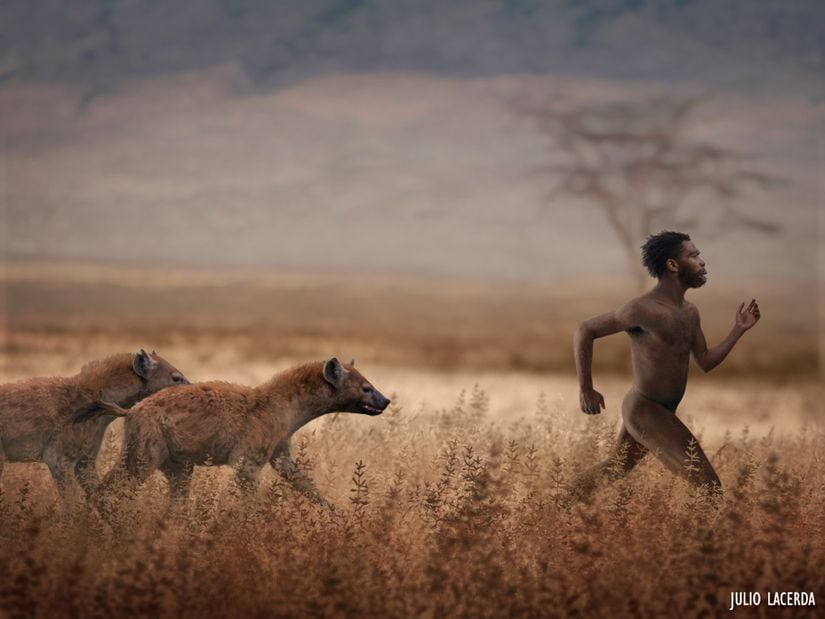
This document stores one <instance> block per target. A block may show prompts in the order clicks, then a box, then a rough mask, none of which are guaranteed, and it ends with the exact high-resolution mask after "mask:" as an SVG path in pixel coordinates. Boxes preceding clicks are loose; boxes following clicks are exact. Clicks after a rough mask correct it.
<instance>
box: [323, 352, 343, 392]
mask: <svg viewBox="0 0 825 619" xmlns="http://www.w3.org/2000/svg"><path fill="white" fill-rule="evenodd" d="M324 380H326V381H327V382H328V383H329V384H330V385H332V386H333V387H335V388H336V389H338V388H340V387H341V384H342V383H343V382H344V368H343V367H341V362H340V361H338V359H336V358H335V357H333V358H332V359H329V360H328V361H327V362H326V363H325V364H324Z"/></svg>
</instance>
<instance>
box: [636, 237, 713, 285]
mask: <svg viewBox="0 0 825 619" xmlns="http://www.w3.org/2000/svg"><path fill="white" fill-rule="evenodd" d="M642 264H643V265H644V266H645V268H646V269H647V271H648V273H650V275H651V277H655V278H657V279H661V278H662V277H665V276H666V275H667V274H668V273H673V274H674V275H676V276H677V277H678V278H679V281H680V282H681V283H682V284H683V285H684V287H685V288H698V287H699V286H703V285H704V284H705V282H706V281H707V271H706V270H705V261H704V260H702V259H701V258H700V257H699V250H698V249H696V246H695V245H694V244H693V242H692V241H691V240H690V237H689V236H688V235H687V234H685V233H683V232H672V231H670V230H663V231H662V232H660V233H659V234H654V235H651V236H649V237H648V238H647V241H646V242H645V244H644V245H643V246H642Z"/></svg>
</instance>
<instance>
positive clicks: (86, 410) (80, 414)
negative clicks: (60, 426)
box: [72, 400, 129, 423]
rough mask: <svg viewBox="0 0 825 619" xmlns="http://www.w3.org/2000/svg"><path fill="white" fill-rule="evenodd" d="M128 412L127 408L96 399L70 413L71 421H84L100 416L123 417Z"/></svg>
mask: <svg viewBox="0 0 825 619" xmlns="http://www.w3.org/2000/svg"><path fill="white" fill-rule="evenodd" d="M128 414H129V411H128V410H126V409H125V408H120V407H119V406H118V405H117V404H113V403H111V402H104V401H103V400H96V401H94V402H92V403H91V404H87V405H86V406H84V407H82V408H79V409H78V410H76V411H75V412H74V414H73V415H72V423H84V422H86V421H91V420H93V419H100V418H101V417H125V416H126V415H128Z"/></svg>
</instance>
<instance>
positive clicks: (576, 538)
mask: <svg viewBox="0 0 825 619" xmlns="http://www.w3.org/2000/svg"><path fill="white" fill-rule="evenodd" d="M176 352H182V351H176ZM170 357H172V355H170ZM250 367H251V368H252V369H251V370H249V369H248V368H247V370H245V371H248V372H250V374H249V375H248V377H247V378H248V381H249V382H256V381H257V380H260V379H262V378H263V377H264V376H265V375H266V374H267V373H268V372H269V371H271V369H272V368H269V367H266V366H255V365H252V366H250ZM222 369H223V371H224V373H226V374H230V375H231V374H232V370H231V369H230V368H229V367H225V368H222ZM200 371H201V372H204V371H205V369H204V368H200ZM364 371H365V372H366V373H367V375H368V376H369V377H370V378H372V379H373V380H374V382H375V383H376V385H377V386H379V387H380V388H385V389H387V388H394V386H393V384H392V383H395V385H396V386H399V387H400V388H401V389H402V391H401V393H400V395H399V394H398V393H397V394H395V400H394V404H393V405H392V407H391V408H390V410H389V411H388V412H386V413H385V414H384V415H383V416H381V417H378V418H374V419H371V418H365V417H358V416H352V415H337V416H330V417H326V418H323V419H321V420H319V421H317V422H314V423H313V424H310V425H309V426H307V427H306V428H305V429H304V430H302V431H301V432H300V433H299V434H298V435H297V436H296V439H295V440H296V447H297V449H296V450H295V451H296V453H297V456H298V459H299V461H300V462H301V464H302V466H304V467H306V468H308V469H311V470H312V474H313V476H314V478H315V479H316V481H317V483H318V485H319V487H320V489H321V490H322V492H323V493H324V494H326V495H327V496H328V497H329V498H330V499H331V500H332V501H333V502H334V503H336V504H337V505H338V506H339V508H340V512H339V513H331V512H328V511H325V510H322V509H319V508H316V507H315V506H313V505H311V504H309V503H307V502H306V501H305V500H304V499H303V498H302V497H300V496H299V495H297V494H296V493H294V492H293V491H292V490H291V489H290V487H289V486H287V485H286V484H285V483H284V482H282V481H281V480H280V479H278V478H277V477H276V476H275V475H274V474H272V473H271V472H270V471H267V472H266V474H265V475H264V479H263V482H262V484H261V486H260V488H259V491H258V493H257V494H256V495H255V496H254V497H253V498H252V499H249V500H242V498H241V497H240V496H239V495H238V493H237V492H236V491H235V489H234V487H233V485H232V483H231V475H230V471H228V470H227V469H207V468H201V469H199V470H198V471H197V472H196V476H195V481H194V486H193V493H192V497H191V498H190V501H189V502H188V504H187V505H186V508H185V509H184V510H174V511H171V512H167V511H166V507H167V497H166V492H167V489H166V485H165V482H164V480H163V478H162V477H161V476H160V475H159V474H157V475H156V476H154V477H153V478H152V479H151V480H150V482H149V483H147V484H146V486H145V487H144V488H143V489H142V490H141V492H140V494H139V495H138V497H136V498H134V499H133V500H131V501H127V502H125V503H122V504H121V505H120V506H119V508H118V511H117V512H116V513H115V514H114V516H113V518H112V521H111V523H106V522H104V521H102V520H101V519H100V518H99V517H98V515H97V514H96V512H90V511H88V510H86V509H83V508H82V507H78V506H75V507H71V508H67V509H64V508H62V507H61V506H60V505H59V504H58V503H57V502H56V495H55V494H54V492H53V491H52V489H51V487H50V482H49V480H48V474H47V472H46V471H45V467H42V466H41V465H23V464H19V465H9V466H8V467H7V472H6V475H5V477H4V482H5V483H4V487H5V489H4V491H3V494H2V496H0V546H1V547H2V548H3V552H2V553H0V616H6V615H7V616H10V617H16V616H20V617H24V616H35V617H46V616H49V617H51V616H64V615H65V616H92V617H96V616H99V617H109V616H135V615H139V616H189V617H205V616H263V615H268V616H269V615H275V616H381V617H384V616H392V617H408V616H425V617H433V616H465V617H492V616H549V617H555V616H558V617H567V616H580V617H610V618H614V617H623V616H628V617H652V616H669V617H673V616H679V617H690V616H713V615H719V614H723V613H725V612H726V611H727V608H728V605H729V599H730V592H731V591H761V592H762V593H763V598H764V595H765V592H766V591H768V590H771V591H784V590H796V591H814V592H815V593H816V594H818V596H819V598H818V599H819V600H821V599H825V597H823V595H825V591H823V590H822V579H821V575H822V573H823V572H824V571H825V543H823V540H825V531H823V521H822V517H821V515H822V513H823V510H825V469H823V466H822V453H825V432H823V429H822V428H821V427H816V426H813V427H805V426H804V424H805V419H806V417H805V410H804V409H805V407H806V406H807V405H808V404H809V403H810V402H813V401H814V400H815V398H816V397H817V394H818V393H819V392H818V391H816V387H815V386H813V385H808V386H807V387H805V388H803V389H802V390H801V393H802V394H801V395H800V396H799V398H798V399H797V400H796V401H794V400H793V399H792V398H790V397H789V395H790V393H791V392H799V391H800V390H799V387H798V386H795V387H794V388H793V389H787V390H786V391H785V392H784V393H783V392H782V389H783V388H782V387H771V386H769V387H767V388H766V387H765V385H764V384H763V385H757V384H755V383H751V384H747V383H742V384H736V383H734V384H730V383H725V384H722V385H713V384H702V383H700V384H698V385H696V386H695V389H694V390H695V391H697V394H696V397H695V398H694V399H693V400H689V402H691V407H690V408H691V410H694V409H698V408H699V407H704V406H710V405H712V404H714V403H715V409H714V410H712V411H711V413H712V417H711V416H709V417H704V418H701V419H700V422H701V423H704V422H705V421H707V420H709V419H712V418H716V419H717V420H718V419H719V417H720V416H721V415H723V414H725V413H726V414H727V415H729V416H728V417H727V418H723V419H724V421H723V424H722V425H720V426H715V427H714V428H713V431H709V432H703V431H702V430H703V427H702V425H701V423H700V424H699V425H697V424H696V422H695V421H694V422H692V425H693V426H694V427H695V428H696V430H697V432H698V433H699V434H700V435H701V436H702V442H703V445H704V446H705V447H706V450H707V451H708V453H709V454H715V456H714V463H715V465H716V467H717V469H718V472H719V474H720V477H721V478H722V480H723V483H724V484H725V486H726V494H725V496H724V499H723V500H722V501H721V503H720V504H719V505H718V506H713V505H711V504H710V503H709V502H708V501H707V500H706V498H705V497H703V496H702V495H701V494H699V493H697V492H696V491H694V490H693V489H692V488H690V487H689V486H687V484H685V483H684V482H682V481H681V480H679V479H676V478H674V477H673V476H671V475H669V474H668V473H666V472H665V471H664V469H663V467H661V466H660V465H659V464H658V462H656V461H655V460H654V459H652V458H648V460H646V461H645V462H644V463H643V464H642V465H641V466H640V467H639V469H638V470H637V471H634V473H633V474H631V475H630V476H629V477H628V478H627V479H626V480H624V481H621V482H617V483H616V484H614V485H613V486H611V487H607V488H605V489H604V490H602V491H601V492H600V493H598V494H597V495H596V496H595V498H594V500H593V501H592V503H589V504H588V503H582V504H576V505H573V506H572V507H565V504H564V498H565V496H566V493H565V487H566V484H567V483H568V482H569V480H570V479H571V476H572V475H574V474H575V473H576V472H577V471H578V470H580V469H582V468H584V467H586V466H589V465H590V464H592V463H594V462H595V461H597V460H598V459H600V458H602V457H604V456H605V454H606V453H607V452H608V449H609V445H610V442H611V437H612V435H613V432H614V426H615V423H616V421H617V418H616V413H615V406H612V407H611V408H610V409H609V410H608V412H607V413H606V414H604V415H602V416H601V417H598V418H590V417H586V416H584V415H581V414H579V413H577V412H576V410H575V402H574V400H575V383H574V381H573V380H572V379H570V378H565V377H547V378H542V377H534V376H529V375H520V376H518V375H503V374H500V373H499V374H478V373H475V374H473V373H466V374H458V375H453V376H439V375H438V374H434V373H423V372H421V371H418V372H412V373H406V374H407V376H408V377H407V379H406V380H401V379H400V376H401V375H402V374H405V373H404V372H402V371H400V370H399V369H397V368H381V367H378V368H375V369H374V370H371V369H370V368H369V367H364ZM236 375H238V374H236ZM472 377H475V378H478V379H480V380H481V384H483V385H486V384H489V385H490V386H491V387H490V388H489V389H485V388H482V387H479V386H475V387H471V386H470V385H471V383H470V385H468V389H467V390H466V391H463V392H462V393H461V394H460V395H458V397H457V398H456V394H455V393H453V394H452V396H451V397H450V400H449V401H447V400H445V397H446V395H445V394H447V393H448V392H450V390H451V389H453V388H455V387H456V385H457V384H459V383H460V382H462V381H465V380H468V379H470V378H472ZM428 386H430V387H428ZM602 386H603V387H604V391H605V393H606V395H607V397H608V405H609V406H610V405H611V404H614V405H615V404H616V403H617V398H618V397H619V395H620V393H621V390H622V389H623V388H624V386H625V385H624V381H622V380H617V379H606V380H604V381H602ZM539 387H541V388H543V389H544V394H542V393H540V392H539V391H538V390H537V389H538V388H539ZM388 390H389V389H388ZM775 390H778V393H776V394H775V395H774V396H773V397H774V400H771V399H770V394H771V393H772V392H773V391H775ZM806 398H808V399H806ZM528 399H530V400H532V401H531V402H529V404H527V403H526V402H527V400H528ZM783 400H784V401H783ZM779 401H783V402H782V405H781V406H782V407H781V408H778V409H777V408H774V406H775V405H776V404H777V403H778V402H779ZM730 415H733V417H731V416H730ZM751 416H752V417H751ZM766 416H767V417H768V418H769V421H772V422H774V423H776V422H777V420H778V419H780V418H784V419H785V422H782V421H780V425H779V430H778V431H775V432H770V433H768V434H765V433H764V430H765V424H766V423H768V422H766V421H765V420H764V419H763V420H762V425H761V426H760V425H758V427H760V428H761V430H760V431H757V432H752V431H749V430H748V429H747V427H745V428H744V429H739V430H737V431H736V433H735V435H731V434H730V433H728V434H723V433H722V432H721V431H720V428H723V427H725V426H728V427H731V426H736V425H737V424H739V425H740V426H741V424H742V423H743V421H744V420H746V419H751V420H752V421H755V422H756V423H757V424H759V423H760V422H759V420H760V418H763V417H766ZM791 419H794V420H795V421H794V422H793V423H790V422H789V421H790V420H791ZM689 423H691V421H690V419H689ZM119 433H120V422H116V423H115V424H113V431H111V432H110V433H109V434H108V435H107V441H106V445H105V447H104V450H103V452H102V454H101V458H100V461H99V463H98V464H99V468H101V469H106V468H107V467H109V466H110V465H111V464H112V462H113V459H114V458H115V456H116V453H117V450H118V447H119V442H120V436H119ZM764 603H765V602H763V604H764ZM820 603H821V602H820ZM773 611H776V612H773ZM770 616H805V612H804V611H800V610H799V609H787V612H783V611H782V610H781V609H780V610H777V609H775V608H774V609H771V613H770ZM811 616H813V614H811Z"/></svg>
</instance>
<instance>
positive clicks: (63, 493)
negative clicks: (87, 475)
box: [43, 443, 75, 499]
mask: <svg viewBox="0 0 825 619" xmlns="http://www.w3.org/2000/svg"><path fill="white" fill-rule="evenodd" d="M43 462H45V463H46V466H47V467H49V472H50V473H51V474H52V479H54V483H55V486H57V491H58V492H59V493H60V497H61V498H62V499H66V498H67V496H68V494H69V492H70V489H71V487H72V483H73V482H74V481H75V479H74V464H75V463H74V461H72V460H70V459H69V458H67V457H66V456H65V455H64V454H63V451H62V449H60V446H59V445H56V444H54V443H51V444H48V445H46V447H45V449H44V450H43Z"/></svg>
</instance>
